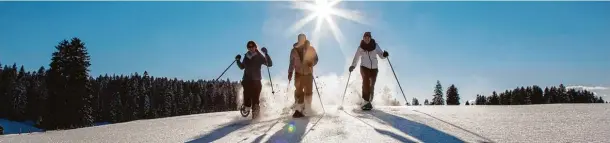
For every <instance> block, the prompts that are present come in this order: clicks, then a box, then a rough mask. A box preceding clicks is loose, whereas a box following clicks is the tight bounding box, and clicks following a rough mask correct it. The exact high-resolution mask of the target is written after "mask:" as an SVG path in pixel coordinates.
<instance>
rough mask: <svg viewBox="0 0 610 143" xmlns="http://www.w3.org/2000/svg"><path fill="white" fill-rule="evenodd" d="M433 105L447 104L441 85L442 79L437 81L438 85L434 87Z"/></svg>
mask: <svg viewBox="0 0 610 143" xmlns="http://www.w3.org/2000/svg"><path fill="white" fill-rule="evenodd" d="M431 105H445V99H443V86H441V81H438V80H437V81H436V86H435V88H434V96H433V98H432V103H431Z"/></svg>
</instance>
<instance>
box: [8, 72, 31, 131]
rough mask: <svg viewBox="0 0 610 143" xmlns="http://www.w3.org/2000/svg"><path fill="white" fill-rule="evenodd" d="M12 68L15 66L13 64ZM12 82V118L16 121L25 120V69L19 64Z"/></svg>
mask: <svg viewBox="0 0 610 143" xmlns="http://www.w3.org/2000/svg"><path fill="white" fill-rule="evenodd" d="M13 68H16V67H15V66H14V67H13ZM11 82H12V83H14V86H13V90H12V91H11V95H12V97H13V98H12V108H11V109H12V111H11V112H12V119H14V120H17V121H23V120H25V113H26V109H27V91H26V86H27V84H28V83H27V80H26V74H25V70H24V69H23V66H21V68H20V70H19V74H18V75H17V78H16V79H14V80H13V81H11Z"/></svg>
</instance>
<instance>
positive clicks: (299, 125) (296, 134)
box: [267, 117, 309, 143]
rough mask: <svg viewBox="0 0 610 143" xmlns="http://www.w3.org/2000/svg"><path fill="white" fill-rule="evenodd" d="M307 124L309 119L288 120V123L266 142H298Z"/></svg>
mask: <svg viewBox="0 0 610 143" xmlns="http://www.w3.org/2000/svg"><path fill="white" fill-rule="evenodd" d="M307 124H309V117H303V118H295V119H292V120H289V122H288V123H286V125H285V126H284V127H282V129H281V130H278V131H277V132H275V134H273V135H272V136H271V137H270V138H269V140H267V142H270V143H293V142H300V141H301V138H302V137H303V135H304V134H305V131H306V130H307V129H306V128H307Z"/></svg>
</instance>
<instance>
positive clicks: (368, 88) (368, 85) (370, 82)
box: [360, 66, 379, 102]
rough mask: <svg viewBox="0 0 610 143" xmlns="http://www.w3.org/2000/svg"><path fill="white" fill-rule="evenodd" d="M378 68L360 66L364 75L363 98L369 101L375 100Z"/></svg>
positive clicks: (361, 73)
mask: <svg viewBox="0 0 610 143" xmlns="http://www.w3.org/2000/svg"><path fill="white" fill-rule="evenodd" d="M378 72H379V70H377V69H369V68H366V67H363V66H360V75H362V99H364V101H367V102H371V100H373V94H374V92H375V81H376V80H377V73H378Z"/></svg>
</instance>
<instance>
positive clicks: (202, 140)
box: [187, 121, 250, 143]
mask: <svg viewBox="0 0 610 143" xmlns="http://www.w3.org/2000/svg"><path fill="white" fill-rule="evenodd" d="M249 122H250V121H239V122H233V123H229V124H227V125H225V126H223V127H220V128H218V129H216V130H214V131H212V132H211V133H208V134H205V135H202V136H200V137H198V138H197V139H195V140H192V141H188V142H187V143H209V142H214V141H215V140H218V139H220V138H222V137H224V136H226V135H228V134H230V133H231V132H234V131H236V130H238V129H241V128H243V127H245V126H248V125H249V124H248V123H249Z"/></svg>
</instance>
